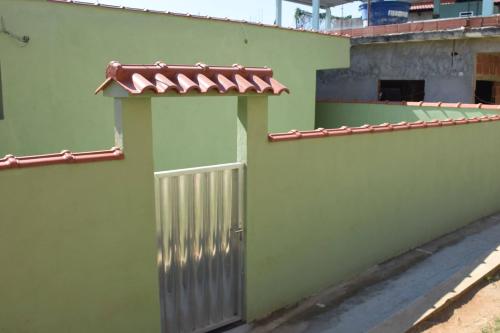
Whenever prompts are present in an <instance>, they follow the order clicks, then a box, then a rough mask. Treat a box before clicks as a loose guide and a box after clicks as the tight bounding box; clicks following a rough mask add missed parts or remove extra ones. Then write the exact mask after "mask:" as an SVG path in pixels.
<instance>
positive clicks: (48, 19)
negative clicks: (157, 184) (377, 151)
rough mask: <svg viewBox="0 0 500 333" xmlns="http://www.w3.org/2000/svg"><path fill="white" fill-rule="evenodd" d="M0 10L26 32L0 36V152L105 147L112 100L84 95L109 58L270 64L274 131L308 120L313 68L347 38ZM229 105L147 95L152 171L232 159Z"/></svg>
mask: <svg viewBox="0 0 500 333" xmlns="http://www.w3.org/2000/svg"><path fill="white" fill-rule="evenodd" d="M0 15H1V16H2V17H3V18H4V21H5V23H6V27H7V28H8V29H9V30H11V31H12V32H14V33H16V34H18V35H29V36H30V38H31V39H30V43H29V44H28V45H26V46H24V47H23V46H22V45H20V44H19V43H18V42H17V41H15V40H13V39H11V38H9V37H8V36H6V35H5V34H0V63H1V66H2V83H3V99H4V113H5V119H4V120H0V156H3V155H4V154H8V153H9V154H16V155H25V154H39V153H48V152H54V151H60V150H62V149H70V150H74V151H81V150H91V149H96V148H102V147H108V146H111V145H112V143H113V138H112V135H111V133H109V132H108V131H107V129H108V128H109V126H111V124H112V119H111V115H110V114H109V112H106V111H107V110H109V109H110V108H111V101H109V100H105V99H102V98H97V97H95V96H93V94H92V93H93V91H94V89H95V88H96V87H97V86H98V85H99V84H100V83H101V82H102V81H103V79H104V70H105V67H106V65H107V63H108V62H109V61H110V60H119V61H121V62H122V63H152V62H154V61H157V60H163V61H165V62H166V63H180V64H194V63H196V62H200V61H201V62H204V63H207V64H218V65H231V64H234V63H240V64H244V65H247V66H265V65H267V66H270V67H272V68H273V69H274V71H275V77H276V78H278V79H279V80H280V81H281V82H283V83H284V84H286V85H287V86H288V87H289V88H290V90H291V92H292V93H291V94H290V95H288V96H284V97H282V98H280V99H275V100H273V101H272V102H271V105H270V108H271V112H270V116H269V117H270V128H271V129H272V130H273V131H284V130H288V129H290V128H298V129H311V128H313V127H314V107H315V92H316V69H324V68H336V67H348V66H349V40H348V39H346V38H339V37H334V36H324V35H320V34H314V33H305V32H297V31H288V30H284V29H274V28H266V27H259V26H256V25H248V24H240V23H228V22H219V21H213V20H204V19H193V18H185V17H176V16H171V15H163V14H151V13H143V12H132V11H125V10H117V9H105V8H98V7H93V6H78V5H67V4H54V3H48V2H46V1H44V0H2V1H0ZM245 40H247V43H245ZM235 108H236V100H235V99H234V98H233V99H230V98H227V99H221V98H214V99H206V100H200V99H196V100H194V99H192V100H186V99H183V100H182V101H180V100H179V101H176V100H174V99H169V100H168V102H167V101H166V100H160V99H159V100H155V101H154V104H153V123H154V125H153V126H154V144H155V164H156V169H157V170H163V169H171V168H182V167H190V166H199V165H207V164H214V163H222V162H230V161H234V160H235V158H236V144H235V142H236V141H235V138H236V127H235V124H236V115H235V112H234V110H235ZM166 109H168V110H169V112H164V111H165V110H166Z"/></svg>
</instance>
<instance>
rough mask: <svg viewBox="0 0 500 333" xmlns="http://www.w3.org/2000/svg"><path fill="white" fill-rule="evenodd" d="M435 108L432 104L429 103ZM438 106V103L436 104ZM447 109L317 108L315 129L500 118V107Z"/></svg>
mask: <svg viewBox="0 0 500 333" xmlns="http://www.w3.org/2000/svg"><path fill="white" fill-rule="evenodd" d="M429 104H432V103H429ZM435 104H438V103H435ZM457 105H458V106H456V107H448V106H437V105H436V106H413V105H401V104H397V105H395V104H383V103H345V102H343V103H340V102H339V103H335V102H318V103H317V104H316V124H315V125H316V128H337V127H340V126H362V125H365V124H369V125H377V124H383V123H399V122H402V121H406V122H413V121H419V120H421V121H431V120H434V119H436V120H445V119H448V118H449V119H460V118H467V119H468V118H475V117H482V116H486V115H497V114H500V105H499V106H497V105H495V106H493V105H488V106H484V105H480V104H464V105H459V104H457Z"/></svg>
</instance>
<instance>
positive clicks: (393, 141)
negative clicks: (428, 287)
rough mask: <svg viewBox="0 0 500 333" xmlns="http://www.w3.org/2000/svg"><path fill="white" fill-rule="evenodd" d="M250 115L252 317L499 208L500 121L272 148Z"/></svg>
mask: <svg viewBox="0 0 500 333" xmlns="http://www.w3.org/2000/svg"><path fill="white" fill-rule="evenodd" d="M259 105H260V107H262V106H263V105H264V104H263V102H262V101H256V102H255V108H254V109H258V106H259ZM252 114H253V116H252V118H251V119H250V122H251V123H253V125H250V126H248V125H247V127H248V128H247V133H248V135H249V138H248V142H249V146H248V152H247V155H248V165H247V212H248V213H247V221H246V223H247V234H246V237H247V248H246V256H247V257H246V260H247V263H246V264H247V276H246V277H247V280H246V281H247V289H246V290H247V302H248V304H247V309H248V317H249V318H258V317H261V316H263V315H265V314H267V313H269V312H271V311H273V310H275V309H276V308H279V307H281V306H285V305H288V304H292V303H294V302H297V301H299V300H300V299H302V298H304V297H306V296H309V295H312V294H313V293H316V292H318V291H320V290H322V289H323V288H326V287H328V286H331V285H335V284H338V283H339V282H341V281H343V280H346V279H349V278H350V277H353V276H355V275H356V274H358V273H360V272H361V271H363V270H365V269H366V268H368V267H369V266H371V265H374V264H376V263H380V262H382V261H384V260H386V259H388V258H390V257H393V256H396V255H398V254H399V253H402V252H404V251H406V250H408V249H410V248H412V247H415V246H418V245H419V244H422V243H424V242H426V241H429V240H431V239H434V238H436V237H438V236H440V235H442V234H444V233H448V232H450V231H452V230H454V229H457V228H459V227H461V226H463V225H465V224H467V223H468V222H471V221H474V220H475V219H477V218H480V217H482V216H486V215H489V214H492V213H494V212H496V211H498V210H499V209H500V203H499V200H498V198H499V197H500V173H499V172H498V165H500V151H499V150H498V148H497V143H498V142H500V123H499V122H490V123H478V124H469V125H464V126H453V127H442V128H432V129H431V128H429V129H421V130H408V131H398V132H391V133H378V134H360V135H352V136H342V137H328V138H318V139H302V140H295V141H284V142H274V143H271V142H268V141H267V138H266V129H265V125H266V124H265V118H266V117H265V114H263V113H262V112H254V113H252ZM247 123H248V122H247Z"/></svg>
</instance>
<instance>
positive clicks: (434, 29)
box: [341, 15, 500, 44]
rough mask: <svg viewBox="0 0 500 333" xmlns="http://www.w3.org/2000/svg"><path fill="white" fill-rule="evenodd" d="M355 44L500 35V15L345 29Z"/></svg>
mask: <svg viewBox="0 0 500 333" xmlns="http://www.w3.org/2000/svg"><path fill="white" fill-rule="evenodd" d="M341 33H342V34H343V35H346V36H350V37H351V38H352V43H353V44H368V43H383V42H404V41H417V40H434V39H460V38H469V37H474V38H477V37H485V36H498V35H500V15H494V16H478V17H469V18H452V19H438V20H427V21H417V22H409V23H401V24H389V25H376V26H369V27H365V28H354V29H344V30H342V31H341Z"/></svg>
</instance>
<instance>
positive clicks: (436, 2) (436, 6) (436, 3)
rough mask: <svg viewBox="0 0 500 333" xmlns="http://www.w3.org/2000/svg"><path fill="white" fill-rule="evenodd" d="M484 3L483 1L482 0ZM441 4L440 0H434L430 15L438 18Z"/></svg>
mask: <svg viewBox="0 0 500 333" xmlns="http://www.w3.org/2000/svg"><path fill="white" fill-rule="evenodd" d="M483 3H484V2H483ZM440 6H441V0H434V9H433V10H432V17H433V18H439V16H440V15H439V9H440V8H439V7H440Z"/></svg>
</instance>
